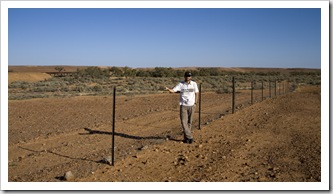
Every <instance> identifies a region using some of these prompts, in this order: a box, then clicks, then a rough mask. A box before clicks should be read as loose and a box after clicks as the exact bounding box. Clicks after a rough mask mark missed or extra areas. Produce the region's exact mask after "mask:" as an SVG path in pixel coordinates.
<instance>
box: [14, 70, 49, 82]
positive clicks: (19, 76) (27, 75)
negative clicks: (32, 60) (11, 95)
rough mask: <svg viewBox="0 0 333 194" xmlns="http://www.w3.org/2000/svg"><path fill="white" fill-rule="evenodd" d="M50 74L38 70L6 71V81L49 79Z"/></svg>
mask: <svg viewBox="0 0 333 194" xmlns="http://www.w3.org/2000/svg"><path fill="white" fill-rule="evenodd" d="M49 78H51V76H50V75H49V74H47V73H40V72H8V83H9V84H10V83H12V82H14V81H26V82H37V81H42V80H45V79H49Z"/></svg>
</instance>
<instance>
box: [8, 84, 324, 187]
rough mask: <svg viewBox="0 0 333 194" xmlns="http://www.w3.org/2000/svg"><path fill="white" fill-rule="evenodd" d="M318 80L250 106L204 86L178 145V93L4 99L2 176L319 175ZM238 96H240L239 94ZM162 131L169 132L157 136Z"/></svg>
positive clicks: (181, 178)
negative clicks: (185, 139) (189, 132)
mask: <svg viewBox="0 0 333 194" xmlns="http://www.w3.org/2000/svg"><path fill="white" fill-rule="evenodd" d="M320 99H321V98H320V87H311V88H310V89H307V90H305V89H300V90H298V91H297V92H293V93H288V94H286V95H283V96H282V95H281V96H277V97H273V98H271V99H266V100H264V101H263V102H260V103H259V102H257V103H256V104H254V105H252V106H249V103H248V102H249V100H250V99H249V95H248V94H238V96H237V100H238V102H239V103H238V104H237V107H239V108H240V109H239V110H238V109H237V111H236V113H235V114H230V110H231V98H230V95H227V94H223V95H221V94H220V95H219V94H215V93H203V94H202V115H201V117H202V120H201V124H202V125H201V130H197V126H198V122H197V120H198V119H197V118H198V113H196V115H195V120H196V121H195V123H194V128H195V129H193V131H194V137H195V140H196V141H195V143H194V144H191V145H187V144H183V143H182V142H181V140H182V133H181V131H180V121H179V113H178V111H179V110H178V95H177V94H157V95H143V96H127V97H126V96H121V97H117V105H116V133H115V145H116V148H115V154H116V155H115V166H114V167H112V166H110V165H107V164H105V163H103V162H102V161H101V160H102V159H103V158H105V157H107V156H110V155H111V129H112V127H111V126H112V96H106V97H73V98H64V99H34V100H24V101H9V112H8V114H9V115H8V116H9V123H8V135H9V143H8V144H9V147H8V149H9V150H8V151H9V152H8V155H9V159H8V173H9V177H8V179H9V181H35V182H45V181H52V182H57V181H64V180H63V175H64V173H65V172H67V171H72V172H73V174H74V175H75V179H74V180H73V181H89V182H90V181H98V182H103V181H126V182H127V181H128V182H133V181H134V182H135V181H149V182H161V181H163V182H164V181H191V182H192V181H221V182H224V181H228V182H229V181H232V182H239V181H255V182H259V181H298V182H299V181H320V180H321V174H320V173H321V161H320V156H321V153H320V150H321V147H320V146H321V139H320V131H321V126H320V123H321V122H320V121H321V115H320ZM241 102H242V103H241ZM166 138H168V139H169V140H166Z"/></svg>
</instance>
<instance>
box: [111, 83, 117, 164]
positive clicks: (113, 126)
mask: <svg viewBox="0 0 333 194" xmlns="http://www.w3.org/2000/svg"><path fill="white" fill-rule="evenodd" d="M115 118H116V86H115V87H114V88H113V111H112V163H111V165H112V166H114V131H115Z"/></svg>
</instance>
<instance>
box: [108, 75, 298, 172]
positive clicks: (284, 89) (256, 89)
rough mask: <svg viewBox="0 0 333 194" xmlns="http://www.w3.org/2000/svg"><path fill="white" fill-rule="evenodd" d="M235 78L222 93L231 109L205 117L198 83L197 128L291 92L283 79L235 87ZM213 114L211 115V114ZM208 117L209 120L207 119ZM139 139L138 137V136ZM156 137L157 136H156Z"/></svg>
mask: <svg viewBox="0 0 333 194" xmlns="http://www.w3.org/2000/svg"><path fill="white" fill-rule="evenodd" d="M236 82H237V80H236V79H235V78H234V77H233V78H232V83H231V84H230V85H231V88H232V92H231V94H227V95H224V96H223V98H224V101H225V102H227V101H228V100H227V99H228V98H229V99H231V110H230V107H227V108H225V109H222V110H219V111H218V112H215V113H208V114H207V113H206V115H209V117H207V116H206V117H205V118H203V119H202V113H203V112H205V110H204V109H205V107H203V106H202V102H203V101H205V97H203V95H202V93H203V92H204V91H203V89H202V84H201V83H200V84H199V109H198V112H197V114H198V120H197V121H195V122H194V125H197V127H198V129H199V130H200V129H201V125H202V123H205V124H209V123H210V122H212V121H214V120H216V119H218V118H221V117H222V116H225V115H226V114H228V113H231V114H234V113H235V112H236V110H240V109H242V108H245V107H247V106H250V105H253V104H255V103H258V102H262V101H264V100H266V99H269V98H274V97H277V96H280V95H285V94H287V93H290V92H292V90H293V88H292V87H291V86H290V84H289V82H288V81H285V80H281V81H278V80H276V79H275V80H269V81H264V80H261V81H251V82H250V83H245V84H243V86H242V87H239V88H236ZM116 91H117V89H116V86H115V87H114V93H113V111H112V112H113V116H112V117H113V120H112V133H111V134H112V147H111V150H112V161H110V162H109V163H110V165H112V166H114V158H115V151H114V150H115V138H114V136H115V135H116V134H117V133H116V132H115V131H116V128H115V126H116V114H117V113H116V96H117V95H116ZM212 115H213V116H212ZM207 119H209V120H207ZM139 139H140V138H139ZM157 139H158V138H157Z"/></svg>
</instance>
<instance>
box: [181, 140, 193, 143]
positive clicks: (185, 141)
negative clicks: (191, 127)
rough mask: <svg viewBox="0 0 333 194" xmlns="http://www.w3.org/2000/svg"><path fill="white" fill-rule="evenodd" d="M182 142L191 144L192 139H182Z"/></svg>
mask: <svg viewBox="0 0 333 194" xmlns="http://www.w3.org/2000/svg"><path fill="white" fill-rule="evenodd" d="M183 142H184V143H188V144H191V143H193V139H184V140H183Z"/></svg>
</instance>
